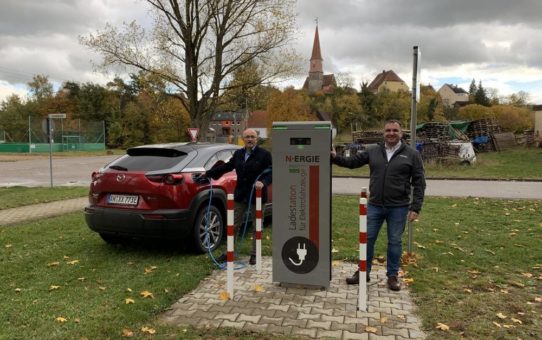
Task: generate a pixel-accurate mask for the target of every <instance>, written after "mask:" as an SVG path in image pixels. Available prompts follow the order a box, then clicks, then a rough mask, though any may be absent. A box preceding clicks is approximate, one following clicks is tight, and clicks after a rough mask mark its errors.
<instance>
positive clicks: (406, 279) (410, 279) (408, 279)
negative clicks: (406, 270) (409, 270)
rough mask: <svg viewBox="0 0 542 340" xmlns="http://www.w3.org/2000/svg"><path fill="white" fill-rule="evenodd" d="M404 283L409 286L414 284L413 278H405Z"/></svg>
mask: <svg viewBox="0 0 542 340" xmlns="http://www.w3.org/2000/svg"><path fill="white" fill-rule="evenodd" d="M403 282H404V283H405V284H407V285H409V284H411V283H412V282H414V279H413V278H411V277H408V278H405V279H403Z"/></svg>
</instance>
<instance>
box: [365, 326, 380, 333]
mask: <svg viewBox="0 0 542 340" xmlns="http://www.w3.org/2000/svg"><path fill="white" fill-rule="evenodd" d="M365 331H366V332H367V333H374V334H376V332H377V331H378V328H376V327H371V326H367V327H365Z"/></svg>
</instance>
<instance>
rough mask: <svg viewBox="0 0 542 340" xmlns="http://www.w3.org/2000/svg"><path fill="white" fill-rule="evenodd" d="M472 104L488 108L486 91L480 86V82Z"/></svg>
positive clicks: (488, 102)
mask: <svg viewBox="0 0 542 340" xmlns="http://www.w3.org/2000/svg"><path fill="white" fill-rule="evenodd" d="M474 102H475V103H476V104H479V105H483V106H490V105H491V104H490V101H489V97H488V96H487V93H486V90H485V89H484V87H483V86H482V81H481V80H480V82H479V83H478V89H477V90H476V93H475V94H474Z"/></svg>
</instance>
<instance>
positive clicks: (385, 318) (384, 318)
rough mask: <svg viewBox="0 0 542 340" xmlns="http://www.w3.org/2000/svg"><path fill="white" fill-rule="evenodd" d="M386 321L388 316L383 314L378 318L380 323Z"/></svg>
mask: <svg viewBox="0 0 542 340" xmlns="http://www.w3.org/2000/svg"><path fill="white" fill-rule="evenodd" d="M386 322H388V317H386V316H383V317H381V318H380V323H386Z"/></svg>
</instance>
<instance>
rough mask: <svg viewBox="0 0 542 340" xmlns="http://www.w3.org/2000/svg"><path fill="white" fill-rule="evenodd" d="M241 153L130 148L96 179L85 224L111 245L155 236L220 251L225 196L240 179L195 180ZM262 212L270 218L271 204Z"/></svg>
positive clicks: (179, 146) (218, 147)
mask: <svg viewBox="0 0 542 340" xmlns="http://www.w3.org/2000/svg"><path fill="white" fill-rule="evenodd" d="M238 148H239V147H238V146H236V145H231V144H200V143H175V144H159V145H143V146H138V147H134V148H130V149H128V150H127V151H126V155H124V156H122V157H120V158H118V159H116V160H115V161H113V162H111V163H109V164H107V165H106V166H105V167H103V168H101V169H100V170H99V171H97V172H94V173H93V174H92V182H91V184H90V192H89V205H88V206H87V207H85V220H86V222H87V225H88V226H89V228H90V229H92V230H93V231H95V232H97V233H99V234H100V236H101V237H102V239H103V240H105V241H106V242H108V243H119V242H122V241H124V240H125V239H127V238H134V237H135V238H147V237H152V238H163V239H169V240H171V239H174V240H180V241H182V242H189V243H191V244H192V245H193V246H194V248H195V250H196V251H198V252H205V251H207V250H208V248H210V249H211V250H214V249H216V248H217V247H218V246H219V245H220V243H221V241H222V239H223V238H224V235H225V226H226V206H227V205H226V199H227V194H228V193H233V190H234V188H235V184H236V181H237V176H236V174H235V171H232V172H229V173H227V174H224V175H223V176H222V177H221V178H220V179H218V180H216V181H215V180H212V182H211V185H212V186H211V185H210V184H209V183H204V184H201V183H197V181H196V178H197V176H198V175H199V174H201V173H203V172H205V171H206V170H208V169H210V168H211V167H213V166H214V165H215V164H217V163H219V164H220V163H221V162H227V161H228V160H229V159H230V157H231V156H232V155H233V152H234V151H235V150H236V149H238ZM211 187H212V195H210V190H211ZM269 189H271V188H269ZM211 196H212V197H211ZM210 198H211V199H212V201H211V204H210V208H209V221H210V222H209V223H207V219H206V213H207V210H208V207H209V199H210ZM269 198H271V190H269ZM269 201H271V199H270V200H269ZM263 210H264V216H270V215H271V204H270V203H268V204H266V205H265V207H264V208H263ZM207 235H208V242H207V241H206V239H207Z"/></svg>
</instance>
